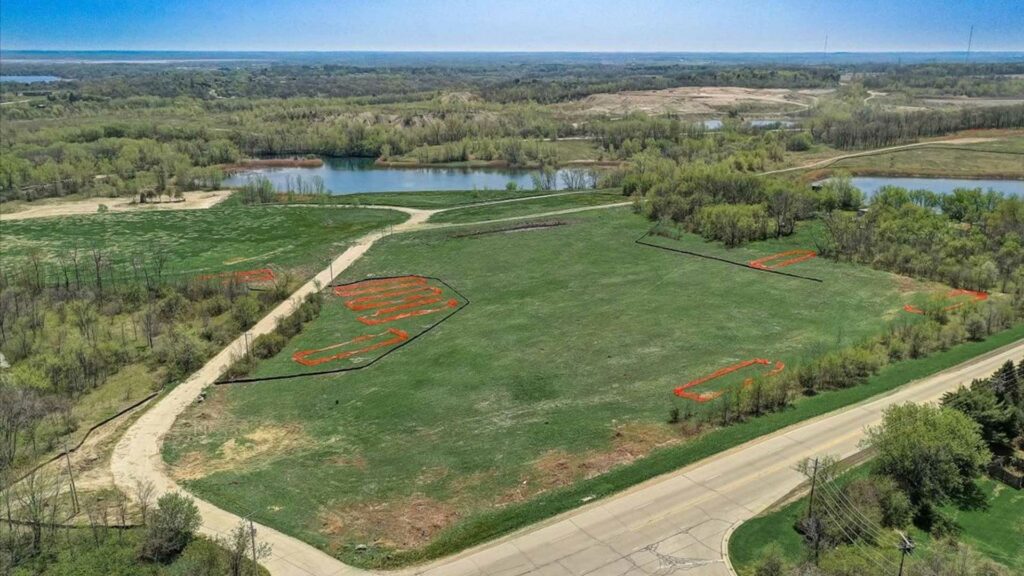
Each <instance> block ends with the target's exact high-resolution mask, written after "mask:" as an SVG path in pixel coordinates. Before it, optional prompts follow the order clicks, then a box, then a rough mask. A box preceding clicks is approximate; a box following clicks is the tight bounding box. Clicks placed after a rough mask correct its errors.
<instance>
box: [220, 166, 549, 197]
mask: <svg viewBox="0 0 1024 576" xmlns="http://www.w3.org/2000/svg"><path fill="white" fill-rule="evenodd" d="M562 172H563V171H561V170H559V171H558V183H557V188H558V189H562V188H564V187H565V184H564V182H562V178H561V173H562ZM538 173H539V171H537V170H523V169H497V168H390V167H381V166H375V165H374V163H373V160H372V159H370V158H324V165H323V166H321V167H319V168H267V169H259V170H247V171H244V172H239V173H237V174H234V175H233V176H231V177H230V178H228V179H227V180H225V182H224V184H225V185H228V186H241V185H243V184H245V183H246V182H248V181H249V179H250V178H253V177H255V176H257V175H260V176H265V177H267V178H269V179H270V181H271V182H273V184H274V186H275V187H276V188H277V189H278V190H281V191H285V190H287V189H288V188H289V185H291V187H292V188H293V189H294V188H297V187H298V186H297V181H298V179H301V180H302V182H303V183H304V184H305V185H307V186H308V185H309V183H310V182H311V181H312V179H313V177H315V176H319V177H320V178H323V181H324V186H325V187H326V188H327V190H329V191H330V192H331V194H355V193H358V192H415V191H424V190H474V189H475V190H500V189H503V188H505V186H506V185H508V183H509V182H515V183H516V185H517V186H518V187H520V188H533V175H534V174H538Z"/></svg>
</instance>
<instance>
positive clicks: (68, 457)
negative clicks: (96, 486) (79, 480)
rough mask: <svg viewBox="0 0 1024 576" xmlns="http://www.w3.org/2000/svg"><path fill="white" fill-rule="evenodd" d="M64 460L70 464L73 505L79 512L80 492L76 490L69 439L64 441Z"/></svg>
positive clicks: (69, 474)
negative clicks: (69, 451)
mask: <svg viewBox="0 0 1024 576" xmlns="http://www.w3.org/2000/svg"><path fill="white" fill-rule="evenodd" d="M64 461H65V462H66V463H67V465H68V478H70V479H71V505H72V506H74V507H75V514H78V492H77V491H76V490H75V474H74V472H72V470H71V455H70V454H69V453H68V441H67V440H65V441H64Z"/></svg>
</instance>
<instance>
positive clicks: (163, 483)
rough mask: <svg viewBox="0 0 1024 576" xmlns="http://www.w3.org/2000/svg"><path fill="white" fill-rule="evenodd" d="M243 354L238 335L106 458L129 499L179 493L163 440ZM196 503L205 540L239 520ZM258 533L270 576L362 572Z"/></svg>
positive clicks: (302, 291) (269, 324) (325, 280)
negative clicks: (139, 488) (146, 490)
mask: <svg viewBox="0 0 1024 576" xmlns="http://www.w3.org/2000/svg"><path fill="white" fill-rule="evenodd" d="M391 209H393V210H400V211H402V212H405V213H406V214H408V215H409V219H408V220H406V221H405V222H403V223H401V224H396V225H395V226H394V227H393V228H392V229H391V232H402V231H406V230H411V229H415V228H416V227H418V226H420V225H421V224H422V223H423V222H425V221H426V220H427V219H428V218H429V217H430V215H431V214H432V213H433V212H432V211H430V210H417V209H412V208H399V207H391ZM387 233H388V232H387V231H385V230H380V231H376V232H372V233H370V234H367V235H365V236H363V237H361V238H359V239H358V240H356V241H355V243H354V244H353V245H352V246H350V247H349V248H348V249H347V250H345V252H343V253H342V254H341V256H338V257H337V258H336V259H335V260H334V262H333V263H332V265H331V266H328V267H327V268H326V269H324V270H323V271H321V272H320V273H319V274H317V275H316V276H314V277H313V278H312V279H310V280H309V281H308V282H306V283H305V284H303V285H302V287H300V288H299V289H298V290H296V291H295V293H294V294H292V295H291V297H289V298H288V300H285V301H284V302H282V303H281V304H279V305H278V306H277V307H276V308H274V309H273V310H272V311H271V312H270V313H269V314H267V315H266V316H265V317H264V318H263V319H262V320H260V321H259V322H258V323H257V324H256V325H255V326H253V327H252V328H251V329H250V330H249V334H251V335H252V337H253V338H255V337H256V336H259V335H261V334H266V333H268V332H270V331H272V330H273V329H274V327H275V326H276V325H277V320H278V319H279V318H284V317H286V316H288V315H290V314H291V313H292V312H294V311H295V309H296V308H297V307H298V305H299V304H301V303H302V300H303V299H304V298H305V297H306V296H307V295H308V294H311V293H313V292H314V291H316V290H319V289H320V286H327V285H328V284H329V283H330V282H331V280H333V277H332V274H331V273H332V272H333V273H334V274H335V275H336V274H339V273H341V272H342V271H344V270H345V269H346V268H348V267H349V266H351V265H352V263H353V262H355V261H356V260H358V259H359V258H360V257H361V256H362V255H363V254H365V253H366V251H367V250H369V249H370V247H371V246H373V244H374V242H376V241H377V240H379V239H381V238H383V237H384V236H386V235H387ZM245 349H246V339H245V335H244V334H243V335H241V336H239V337H238V338H236V339H235V340H234V341H233V342H231V343H230V344H229V345H228V346H227V347H225V348H224V349H223V350H221V351H220V353H218V354H217V355H216V356H214V357H213V358H212V359H210V360H209V361H208V362H207V363H206V364H205V365H204V366H203V367H202V368H200V369H199V370H198V371H197V372H195V373H194V374H192V375H191V376H190V377H189V378H188V379H187V380H185V381H184V382H182V383H181V384H178V385H177V386H176V387H175V388H174V389H173V390H171V391H170V392H169V393H168V394H167V395H166V396H164V397H163V398H161V399H160V400H159V401H158V402H157V403H156V404H155V405H153V406H151V407H150V409H149V410H147V411H146V412H145V413H144V414H143V415H142V416H140V417H139V419H138V420H136V421H135V422H134V423H133V424H132V425H131V426H130V427H129V428H128V430H126V431H125V433H124V435H123V436H122V437H121V439H120V440H118V442H117V445H116V446H115V447H114V451H113V453H112V455H111V458H110V470H111V472H112V473H113V477H114V483H115V484H116V485H117V486H118V487H119V488H120V489H121V490H123V491H125V492H126V493H128V494H132V493H133V491H134V487H135V482H136V481H142V482H152V483H153V485H154V487H155V488H156V494H157V495H160V494H164V493H166V492H176V491H180V492H184V490H182V489H181V487H179V486H178V485H177V484H175V482H174V480H172V479H171V477H170V476H169V475H168V473H167V468H166V466H165V465H164V462H163V458H162V456H161V453H160V447H161V446H162V445H163V438H164V436H165V435H166V434H167V432H168V431H169V430H170V429H171V426H172V425H173V424H174V421H175V419H177V417H178V416H179V415H180V414H181V413H182V412H183V411H184V410H185V408H187V407H188V406H189V405H190V404H191V403H192V402H194V401H195V399H196V398H197V397H198V396H199V394H200V392H202V391H203V389H204V388H206V387H207V386H209V385H211V384H213V382H214V381H215V380H216V379H217V378H218V377H219V376H220V374H221V373H222V372H223V371H224V369H225V368H227V366H228V365H230V364H231V363H232V362H233V361H234V359H235V358H237V357H239V356H242V355H243V354H244V353H245ZM195 501H196V505H197V506H198V507H199V512H200V514H201V515H202V522H203V524H202V527H201V529H200V530H201V531H202V532H203V533H205V534H207V535H210V536H220V535H224V534H227V533H228V532H230V531H231V530H232V529H233V528H234V527H235V526H237V525H238V523H239V522H240V521H241V518H239V517H238V516H236V515H234V514H232V513H230V512H227V511H225V510H221V509H220V508H217V507H216V506H214V505H212V504H210V503H208V502H205V501H203V500H201V499H199V498H196V499H195ZM258 532H259V536H260V538H261V539H262V540H264V541H266V542H268V543H269V544H270V545H271V546H272V549H273V556H272V558H271V559H270V560H269V561H268V562H266V563H265V565H266V567H267V568H268V569H269V570H270V573H271V574H273V575H274V576H310V575H316V576H325V575H328V574H330V575H342V574H362V573H363V572H362V571H360V570H357V569H355V568H351V567H349V566H346V565H344V564H342V563H340V562H338V561H337V560H335V559H334V558H332V557H331V556H328V555H327V554H324V553H323V552H321V551H319V550H317V549H316V548H313V547H312V546H310V545H308V544H306V543H304V542H301V541H299V540H296V539H295V538H291V537H289V536H286V535H284V534H282V533H280V532H277V531H276V530H273V529H271V528H267V527H262V526H261V527H260V528H258Z"/></svg>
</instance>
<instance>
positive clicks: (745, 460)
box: [111, 205, 1024, 576]
mask: <svg viewBox="0 0 1024 576" xmlns="http://www.w3.org/2000/svg"><path fill="white" fill-rule="evenodd" d="M615 206H617V205H606V206H601V207H588V209H598V208H612V207H615ZM394 209H396V210H401V211H403V212H406V213H407V214H409V215H410V219H409V220H408V221H406V222H404V223H402V224H399V225H396V226H395V227H394V232H402V231H409V230H415V229H420V228H422V227H424V226H423V223H424V222H425V221H426V220H427V219H428V218H429V216H430V215H431V214H432V213H433V212H434V211H429V210H415V209H409V208H394ZM556 213H565V211H558V212H556ZM551 214H555V213H551ZM536 216H537V215H533V216H528V217H536ZM384 235H385V233H384V232H374V233H371V234H368V235H366V236H364V237H362V238H360V239H359V240H357V241H356V242H355V244H353V245H352V246H351V247H350V248H349V249H348V250H346V251H345V252H344V253H343V254H342V255H341V256H339V257H338V258H337V259H336V260H335V261H334V263H333V271H334V273H335V274H338V273H340V272H341V271H343V270H344V269H346V268H347V267H348V266H350V265H351V264H352V263H353V262H355V261H356V260H357V259H358V258H359V257H361V256H362V255H363V254H364V253H365V252H366V251H367V250H369V248H370V247H371V246H372V245H373V243H374V242H376V241H377V240H378V239H380V238H382V237H383V236H384ZM331 279H332V278H331V268H328V269H326V270H324V271H322V272H320V273H319V274H317V275H316V277H315V278H314V279H313V280H310V282H308V283H307V284H305V285H303V286H302V287H301V288H300V289H299V290H298V291H296V293H295V294H293V295H292V297H291V298H290V299H289V300H287V301H285V302H283V303H282V304H280V305H279V306H278V307H277V308H275V309H274V310H273V311H272V312H271V313H270V314H269V315H268V316H267V317H266V318H264V319H262V320H261V321H260V322H259V323H258V324H257V325H256V326H255V327H254V328H253V329H252V330H251V331H250V332H251V333H253V334H254V335H259V334H262V333H266V332H269V331H270V330H272V329H273V328H274V325H275V323H276V320H277V318H279V317H282V316H286V315H287V314H289V313H291V312H292V311H293V310H294V308H295V306H296V305H297V303H298V302H300V301H301V299H302V298H303V297H305V295H306V294H309V293H310V292H312V291H313V290H316V289H317V286H316V284H314V280H315V281H318V282H319V283H320V284H321V285H327V284H328V283H329V282H330V280H331ZM244 350H245V340H244V338H241V337H240V338H238V339H236V340H235V341H234V342H232V343H231V344H230V345H229V346H228V347H227V348H225V349H224V350H223V351H222V352H221V353H220V354H218V355H217V356H215V357H214V358H213V359H212V360H210V361H209V362H208V363H207V364H206V365H205V366H204V367H203V368H201V369H200V370H199V371H198V372H196V373H195V374H193V375H192V376H191V377H190V378H189V379H188V380H186V381H185V382H183V383H181V384H179V385H178V386H177V387H176V388H174V390H172V391H171V392H170V393H169V394H168V395H167V396H165V397H164V398H162V399H161V400H160V401H159V402H158V403H157V404H155V405H154V406H152V407H151V408H150V409H149V410H148V411H147V412H146V413H145V414H143V415H142V416H141V417H140V418H139V419H138V420H136V422H135V423H134V424H133V425H132V426H131V427H130V428H129V429H128V430H127V431H126V432H125V434H124V436H123V437H122V438H121V439H120V440H119V441H118V443H117V445H116V446H115V448H114V452H113V455H112V458H111V472H112V473H113V476H114V481H115V483H116V484H117V485H118V486H119V487H120V488H121V489H123V490H126V491H128V492H129V493H131V491H132V488H133V486H134V483H135V481H136V480H137V479H138V480H143V481H149V482H152V483H153V484H154V485H155V486H156V488H157V493H158V494H162V493H165V492H170V491H182V489H181V488H180V487H179V486H177V485H176V484H175V483H174V481H173V480H172V479H171V478H170V477H169V476H168V474H167V470H166V467H165V465H164V463H163V460H162V458H161V454H160V447H161V445H162V443H163V437H164V435H165V434H166V433H167V432H168V431H169V430H170V428H171V426H172V424H173V423H174V420H175V419H176V418H177V417H178V415H180V414H181V413H182V412H183V411H184V410H185V408H186V407H188V405H189V404H191V403H192V402H193V401H194V400H195V399H196V397H197V396H198V395H199V393H200V392H201V391H202V390H203V389H204V388H205V387H206V386H208V385H210V384H212V382H213V381H214V380H215V379H216V378H217V377H218V375H219V374H220V373H221V371H222V370H223V368H224V367H226V366H227V365H228V364H229V363H230V362H231V361H232V359H233V358H234V357H235V356H236V355H240V354H242V353H243V352H244ZM1022 355H1024V341H1020V342H1017V343H1015V344H1013V345H1012V346H1010V347H1007V348H1004V349H1003V350H1000V351H996V352H995V353H992V354H989V355H986V356H984V357H982V358H978V359H975V360H973V361H971V362H968V363H966V364H963V365H961V366H958V367H956V368H954V369H951V370H948V371H946V372H943V373H942V374H939V375H936V376H933V377H931V378H928V379H925V380H923V381H920V382H917V383H915V384H911V385H908V386H905V387H903V388H901V389H900V390H899V391H897V392H895V393H893V394H891V395H888V396H885V397H882V398H878V399H876V400H872V401H868V402H865V403H863V404H860V405H857V406H853V407H850V408H847V409H844V410H841V411H838V412H835V413H832V414H829V415H827V416H825V417H822V418H819V419H816V420H812V421H809V422H805V423H803V424H799V425H797V426H794V427H792V428H789V429H786V430H783V431H780V432H778V433H776V434H772V435H769V436H766V437H764V438H761V439H758V440H756V441H753V442H750V443H748V444H745V445H743V446H740V447H737V448H735V449H733V450H730V451H728V452H725V453H723V454H720V455H718V456H715V457H713V458H709V459H707V460H704V461H701V462H698V463H696V464H694V465H692V466H689V467H687V468H684V469H681V470H679V471H676V472H673V473H671V474H668V475H665V476H662V477H660V478H657V479H654V480H652V481H650V482H647V483H645V484H641V485H640V486H637V487H634V488H633V489H630V490H628V491H626V492H623V493H622V494H619V495H617V496H614V497H611V498H607V499H605V500H601V501H599V502H596V503H594V504H592V505H589V506H585V507H583V508H580V509H577V510H574V511H571V512H568V513H566V514H564V515H561V516H559V517H557V518H554V519H552V520H550V521H547V522H543V523H540V524H538V525H535V526H531V527H528V528H526V529H524V530H522V531H520V532H517V533H515V534H512V535H510V536H508V537H505V538H503V539H500V540H497V541H495V542H492V543H488V544H486V545H483V546H480V547H478V548H474V549H471V550H468V551H466V552H464V553H462V554H459V555H457V556H454V557H451V558H446V559H444V560H441V561H439V562H436V563H433V564H430V565H427V566H422V567H418V568H415V569H409V570H405V571H403V573H404V574H429V575H438V576H440V575H444V576H469V575H481V576H483V575H486V576H518V575H523V574H535V575H544V576H556V575H574V576H575V575H583V574H588V575H593V576H599V575H601V576H622V575H640V574H657V575H665V574H670V573H685V574H687V575H690V574H692V575H700V576H717V575H726V574H730V569H729V567H728V564H727V562H726V560H725V550H726V542H727V538H728V534H729V533H731V531H732V529H733V528H735V526H737V525H738V524H739V523H740V522H742V521H743V520H745V519H747V518H750V517H752V516H753V515H755V514H756V513H757V512H759V511H761V510H763V509H764V508H766V507H767V506H768V505H769V504H771V503H772V502H774V501H775V500H777V499H779V498H780V497H782V496H783V495H785V494H787V493H788V492H789V491H790V490H792V489H793V488H794V487H796V486H797V485H798V484H799V483H800V481H801V480H802V477H801V476H800V475H799V474H798V473H797V472H795V471H794V470H793V466H794V465H795V464H796V463H797V462H799V461H801V460H803V459H804V458H807V457H811V456H816V455H823V454H833V455H837V456H839V457H846V456H849V455H851V454H853V453H855V452H856V451H857V444H858V442H859V440H860V439H861V437H862V436H863V432H864V427H865V426H868V425H872V424H876V423H877V422H878V421H879V420H880V415H881V411H882V410H883V409H884V408H885V407H886V406H889V405H891V404H894V403H901V402H907V401H913V402H926V401H932V400H935V399H936V398H938V397H939V396H941V395H942V393H944V392H945V391H947V390H950V389H953V388H955V387H956V386H959V385H960V384H961V383H965V382H969V381H970V380H971V379H973V378H976V377H982V376H987V375H989V374H991V373H992V372H993V371H994V370H995V369H996V368H997V367H998V366H999V365H1000V364H1002V363H1003V362H1005V361H1006V360H1007V359H1010V358H1013V359H1019V358H1020V357H1021V356H1022ZM196 504H197V505H198V506H199V511H200V513H201V514H202V518H203V525H202V528H201V530H202V532H204V533H206V534H208V535H214V536H216V535H222V534H226V533H227V532H228V531H229V530H231V529H232V528H234V527H235V526H237V525H238V523H239V521H240V520H241V519H240V518H239V517H238V516H236V515H234V514H231V513H230V512H227V511H225V510H221V509H219V508H217V507H216V506H213V505H212V504H209V503H207V502H205V501H202V500H199V499H197V500H196ZM257 529H258V533H259V537H260V538H261V539H262V540H264V541H266V542H268V543H270V544H271V546H272V547H273V556H272V558H271V559H270V560H269V561H267V562H266V563H265V565H266V567H267V568H268V569H269V570H270V572H271V574H272V575H273V576H311V575H312V576H340V575H356V574H366V572H364V571H362V570H359V569H356V568H353V567H350V566H347V565H345V564H342V563H341V562H339V561H337V560H335V559H334V558H332V557H330V556H328V555H327V554H324V553H323V552H321V551H319V550H317V549H316V548H313V547H312V546H309V545H308V544H305V543H303V542H301V541H299V540H297V539H295V538H291V537H289V536H287V535H284V534H282V533H280V532H277V531H276V530H273V529H271V528H267V527H263V526H259V527H258V528H257Z"/></svg>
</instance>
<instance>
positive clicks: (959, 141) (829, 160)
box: [758, 138, 999, 176]
mask: <svg viewBox="0 0 1024 576" xmlns="http://www.w3.org/2000/svg"><path fill="white" fill-rule="evenodd" d="M994 140H999V138H950V139H949V140H931V141H928V142H915V143H913V144H901V145H900V146H890V147H888V148H876V149H874V150H865V151H863V152H854V153H852V154H843V155H841V156H833V157H831V158H825V159H824V160H818V161H817V162H811V163H810V164H804V165H802V166H793V167H792V168H780V169H778V170H768V171H767V172H758V175H760V176H766V175H768V174H782V173H784V172H795V171H797V170H810V169H812V168H825V167H827V166H831V165H832V164H835V163H836V162H839V161H840V160H846V159H848V158H859V157H861V156H874V155H876V154H883V153H885V152H896V151H898V150H906V149H907V148H920V147H922V146H941V145H944V144H980V143H982V142H992V141H994Z"/></svg>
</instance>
